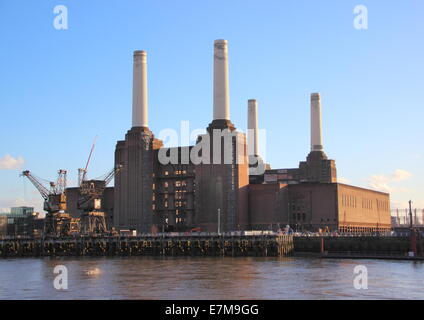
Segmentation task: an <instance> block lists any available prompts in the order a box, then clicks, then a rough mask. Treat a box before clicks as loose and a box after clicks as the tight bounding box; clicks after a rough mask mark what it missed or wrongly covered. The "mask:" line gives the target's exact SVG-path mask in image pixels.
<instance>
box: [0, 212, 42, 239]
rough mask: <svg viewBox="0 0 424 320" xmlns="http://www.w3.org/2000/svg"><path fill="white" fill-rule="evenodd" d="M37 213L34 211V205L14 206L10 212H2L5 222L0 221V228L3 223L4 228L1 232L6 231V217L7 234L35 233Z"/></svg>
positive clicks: (27, 234) (31, 234) (23, 234)
mask: <svg viewBox="0 0 424 320" xmlns="http://www.w3.org/2000/svg"><path fill="white" fill-rule="evenodd" d="M37 215H38V214H37V213H34V208H33V207H24V206H22V207H13V208H11V209H10V213H0V216H1V217H2V218H0V219H2V220H3V222H1V221H0V229H2V227H1V225H2V224H3V229H2V230H0V234H2V232H4V221H5V218H6V223H7V225H6V235H8V236H28V237H32V236H33V235H34V230H35V224H34V220H35V219H36V218H37Z"/></svg>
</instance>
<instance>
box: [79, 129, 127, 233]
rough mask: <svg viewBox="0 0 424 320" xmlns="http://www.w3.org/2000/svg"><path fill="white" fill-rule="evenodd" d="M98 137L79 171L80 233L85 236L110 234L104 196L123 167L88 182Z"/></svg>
mask: <svg viewBox="0 0 424 320" xmlns="http://www.w3.org/2000/svg"><path fill="white" fill-rule="evenodd" d="M96 140H97V136H96V137H95V138H94V142H93V144H92V146H91V150H90V154H89V156H88V160H87V163H86V165H85V168H83V169H78V186H79V196H78V203H77V205H78V209H79V210H81V211H82V213H81V218H80V233H81V234H84V235H101V234H106V233H108V227H107V219H106V218H107V217H106V214H105V212H104V211H103V206H102V196H103V193H104V191H105V189H106V187H107V185H108V184H109V182H110V181H112V179H113V177H114V176H115V175H116V174H117V173H119V171H120V170H121V168H122V166H117V167H116V168H114V169H113V170H111V171H110V172H108V173H107V174H106V175H105V176H104V177H102V178H98V179H91V180H87V168H88V165H89V164H90V160H91V156H92V154H93V150H94V147H95V145H96Z"/></svg>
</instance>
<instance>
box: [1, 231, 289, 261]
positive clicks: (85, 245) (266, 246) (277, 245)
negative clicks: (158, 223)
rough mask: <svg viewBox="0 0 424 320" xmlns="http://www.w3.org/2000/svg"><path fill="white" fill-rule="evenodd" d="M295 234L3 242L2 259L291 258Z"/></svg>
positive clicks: (92, 238)
mask: <svg viewBox="0 0 424 320" xmlns="http://www.w3.org/2000/svg"><path fill="white" fill-rule="evenodd" d="M292 252H293V237H292V236H291V235H259V236H225V235H224V236H218V235H215V236H166V235H163V236H145V237H143V236H141V237H89V238H87V237H80V238H59V239H6V240H0V257H3V258H10V257H45V256H49V257H54V256H230V257H239V256H243V257H246V256H255V257H267V256H274V257H277V256H287V255H290V254H292Z"/></svg>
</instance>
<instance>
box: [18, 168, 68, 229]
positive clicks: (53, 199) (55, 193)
mask: <svg viewBox="0 0 424 320" xmlns="http://www.w3.org/2000/svg"><path fill="white" fill-rule="evenodd" d="M66 173H67V172H66V170H62V169H61V170H59V171H58V178H57V180H56V182H49V185H50V190H48V189H47V188H46V187H45V186H44V185H43V184H42V182H41V181H40V180H44V179H40V178H37V177H35V176H34V175H33V174H31V172H30V171H29V170H25V171H23V172H22V174H21V176H25V177H27V178H28V179H29V181H31V182H32V184H33V185H34V186H35V188H36V189H37V190H38V191H39V192H40V194H41V196H42V197H43V199H44V205H43V209H44V210H45V211H46V212H47V213H46V218H45V220H44V236H55V237H60V236H66V235H68V234H69V227H70V220H71V219H70V217H69V214H67V213H66V193H65V190H66ZM44 181H46V180H44Z"/></svg>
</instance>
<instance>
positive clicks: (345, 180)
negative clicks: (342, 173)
mask: <svg viewBox="0 0 424 320" xmlns="http://www.w3.org/2000/svg"><path fill="white" fill-rule="evenodd" d="M337 182H339V183H344V184H349V183H350V180H349V179H347V178H345V177H338V178H337Z"/></svg>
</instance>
